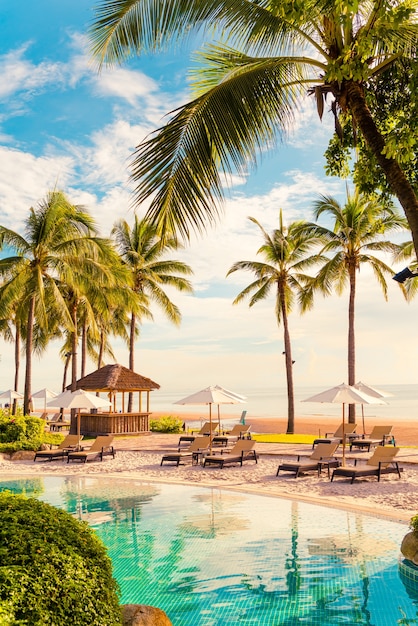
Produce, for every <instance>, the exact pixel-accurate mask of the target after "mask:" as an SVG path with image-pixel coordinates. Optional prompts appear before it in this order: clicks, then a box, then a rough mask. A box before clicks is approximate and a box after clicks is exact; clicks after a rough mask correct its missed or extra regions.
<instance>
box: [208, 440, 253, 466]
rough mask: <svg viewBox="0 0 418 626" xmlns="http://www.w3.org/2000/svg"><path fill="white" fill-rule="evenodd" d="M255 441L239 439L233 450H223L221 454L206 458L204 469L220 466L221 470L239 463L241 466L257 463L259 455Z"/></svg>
mask: <svg viewBox="0 0 418 626" xmlns="http://www.w3.org/2000/svg"><path fill="white" fill-rule="evenodd" d="M255 443H256V442H255V441H252V440H251V439H239V440H238V441H237V442H236V444H235V445H234V447H233V448H231V449H230V450H229V451H228V450H222V451H221V453H220V454H211V455H208V456H205V459H204V461H203V467H206V465H218V466H219V467H220V468H221V469H222V468H223V466H224V465H226V464H229V463H239V464H240V465H241V466H242V464H243V462H244V461H249V460H253V461H255V462H256V463H257V458H258V457H257V454H256V451H255V449H254V448H255Z"/></svg>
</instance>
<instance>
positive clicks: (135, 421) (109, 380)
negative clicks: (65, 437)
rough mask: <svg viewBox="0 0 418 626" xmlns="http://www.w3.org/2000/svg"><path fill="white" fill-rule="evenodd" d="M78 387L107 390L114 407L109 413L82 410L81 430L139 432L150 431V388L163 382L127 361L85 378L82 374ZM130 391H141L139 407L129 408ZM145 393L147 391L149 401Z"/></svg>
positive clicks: (99, 370)
mask: <svg viewBox="0 0 418 626" xmlns="http://www.w3.org/2000/svg"><path fill="white" fill-rule="evenodd" d="M76 387H77V389H84V390H85V391H95V392H102V393H107V394H108V398H109V401H110V402H111V407H110V410H109V411H106V412H105V413H103V412H100V413H99V412H94V413H81V434H83V435H93V436H97V435H100V434H118V435H136V434H139V433H145V432H149V415H150V392H151V391H153V390H154V389H159V388H160V385H158V384H157V383H155V382H154V381H153V380H151V379H150V378H146V377H145V376H141V375H140V374H136V373H135V372H133V371H132V370H130V369H128V368H127V367H124V366H123V365H119V364H115V365H105V366H104V367H101V368H100V369H98V370H96V371H95V372H92V373H91V374H88V375H87V376H84V378H80V379H79V380H78V381H77V383H76ZM129 393H134V394H135V395H136V394H138V405H137V406H138V409H137V410H134V411H133V412H131V413H128V412H127V411H126V410H125V409H126V404H127V398H126V394H129ZM118 394H122V398H121V403H120V406H121V409H119V410H118V409H117V396H118ZM143 395H145V405H144V398H143ZM134 399H135V396H134ZM135 404H136V403H135ZM74 419H75V418H74ZM72 421H73V418H72V420H71V422H72ZM73 427H75V424H72V423H71V430H73Z"/></svg>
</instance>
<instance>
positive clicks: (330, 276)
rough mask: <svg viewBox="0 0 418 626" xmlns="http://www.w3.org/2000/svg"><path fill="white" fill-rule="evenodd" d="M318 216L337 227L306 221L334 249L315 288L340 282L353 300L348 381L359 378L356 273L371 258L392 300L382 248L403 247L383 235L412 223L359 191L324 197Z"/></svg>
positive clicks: (317, 204)
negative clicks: (342, 201) (344, 196)
mask: <svg viewBox="0 0 418 626" xmlns="http://www.w3.org/2000/svg"><path fill="white" fill-rule="evenodd" d="M314 215H315V220H318V218H319V217H320V216H321V215H326V216H329V217H331V218H332V219H333V221H334V226H333V228H332V230H330V229H328V228H325V227H323V226H319V225H318V224H314V223H312V224H305V225H304V226H303V230H304V231H306V232H310V233H312V234H313V235H315V236H317V237H320V238H322V239H323V240H324V241H325V242H326V243H325V245H324V247H323V249H322V253H323V254H325V255H326V254H331V255H332V256H331V258H328V259H327V260H326V262H325V263H324V265H323V266H322V267H321V269H320V270H319V272H318V274H317V276H316V278H315V287H317V288H318V289H320V290H321V291H322V292H323V293H324V294H326V295H330V294H331V293H333V289H334V287H335V289H336V291H337V293H338V294H341V293H342V292H343V290H344V288H345V287H346V286H347V285H348V286H349V303H348V384H349V385H354V384H355V382H356V356H355V298H356V286H357V274H358V272H359V270H360V266H361V265H363V264H365V263H367V264H368V265H369V266H370V267H371V268H372V270H373V273H374V275H375V277H376V279H377V281H378V283H379V285H380V287H381V288H382V291H383V295H384V297H385V299H386V300H387V283H386V279H385V276H386V275H390V276H393V273H394V272H393V270H392V269H391V268H390V267H389V266H388V265H387V264H386V263H384V262H383V261H382V260H381V259H379V258H378V257H376V256H374V254H373V253H374V252H377V253H387V252H389V253H391V254H392V255H395V254H396V253H398V252H399V246H398V245H397V244H395V243H393V242H391V241H388V240H386V239H383V236H384V235H386V234H387V233H390V232H395V231H399V230H403V229H406V228H407V221H406V220H405V218H403V217H402V216H401V215H399V213H398V212H397V211H396V210H394V209H393V208H392V207H390V206H382V204H381V203H380V202H379V201H378V200H377V199H376V198H370V197H366V196H364V195H363V194H361V193H359V192H358V191H357V190H355V191H354V193H352V194H350V193H348V194H347V201H346V203H345V205H344V206H341V205H340V204H339V203H338V201H337V200H336V199H335V198H332V197H330V196H320V198H319V199H318V200H317V201H316V202H315V210H314ZM354 420H355V405H350V408H349V421H350V422H351V423H354Z"/></svg>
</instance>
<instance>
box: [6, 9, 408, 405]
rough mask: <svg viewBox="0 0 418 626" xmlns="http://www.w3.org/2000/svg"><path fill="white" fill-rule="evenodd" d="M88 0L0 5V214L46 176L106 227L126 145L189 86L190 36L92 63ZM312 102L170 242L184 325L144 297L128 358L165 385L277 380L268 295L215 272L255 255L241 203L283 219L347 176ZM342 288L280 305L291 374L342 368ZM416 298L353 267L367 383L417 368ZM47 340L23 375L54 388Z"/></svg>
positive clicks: (276, 335)
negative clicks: (285, 311) (218, 216)
mask: <svg viewBox="0 0 418 626" xmlns="http://www.w3.org/2000/svg"><path fill="white" fill-rule="evenodd" d="M92 9H93V1H92V2H91V3H90V2H89V1H87V0H71V2H70V1H69V0H60V1H59V2H55V1H54V2H53V1H52V0H40V1H38V2H36V3H33V2H29V1H28V0H24V1H23V2H20V3H7V4H5V5H4V6H3V7H2V20H1V22H0V41H1V48H0V72H1V76H2V80H1V82H0V218H1V223H2V224H3V225H5V226H8V227H11V228H13V229H15V230H22V225H23V222H24V220H25V218H26V216H27V212H28V209H29V207H30V206H35V205H36V204H37V202H38V201H40V200H41V199H42V198H43V197H45V195H46V193H47V191H48V190H49V189H52V188H55V187H58V188H60V189H62V190H63V191H65V192H66V194H67V195H68V197H69V198H70V199H71V201H72V202H74V203H76V204H84V205H85V206H86V207H87V208H88V209H89V210H90V211H91V213H92V214H93V215H94V216H95V217H96V219H97V222H98V223H99V224H100V227H101V234H102V235H104V236H107V235H108V234H109V233H110V229H111V227H112V225H113V223H114V222H115V221H116V220H117V219H121V218H124V219H127V220H128V221H132V218H133V212H132V211H133V210H132V207H131V188H130V183H129V178H128V165H129V160H130V155H131V154H132V151H133V149H134V147H135V145H137V144H138V143H139V142H140V141H141V139H143V137H145V135H146V134H147V133H149V132H150V131H151V130H153V129H155V128H156V127H158V126H161V125H162V124H163V123H164V116H165V114H166V113H168V112H169V111H170V110H172V109H173V108H174V107H175V106H177V105H179V104H181V103H183V102H185V101H186V100H187V98H188V82H187V69H188V67H189V66H190V57H189V54H190V51H191V49H186V48H184V49H182V50H179V51H177V52H176V53H173V52H172V51H170V52H169V53H165V54H160V55H158V56H145V57H144V58H141V59H135V60H132V61H130V62H129V63H128V64H126V65H124V66H123V67H121V68H114V69H112V70H108V69H105V70H104V71H103V72H102V73H101V74H98V73H97V71H96V69H95V67H94V65H93V63H92V61H91V58H90V56H89V54H88V48H87V40H86V31H87V28H88V25H89V23H90V22H91V20H92V17H93V11H92ZM325 117H326V119H324V120H323V122H322V123H321V122H319V120H318V119H317V115H316V111H315V107H314V105H313V103H312V102H310V101H308V100H307V101H306V103H305V104H304V107H303V109H302V111H301V112H300V113H298V115H297V117H296V120H295V124H294V129H293V133H292V134H291V136H290V137H289V138H288V141H287V143H286V144H282V145H280V146H279V147H278V149H277V150H276V151H274V152H273V151H272V152H267V151H266V153H265V154H264V155H263V157H262V159H261V161H260V164H259V167H258V169H257V171H256V172H253V173H248V176H246V177H245V178H239V177H234V179H233V185H232V188H231V191H230V193H229V194H228V196H227V200H226V203H225V213H224V216H223V218H222V220H221V221H220V223H219V224H218V226H217V227H216V229H215V228H213V229H210V230H208V232H207V233H206V235H205V236H204V237H202V238H200V239H193V240H192V242H191V245H190V246H189V247H188V248H187V249H185V250H183V251H181V252H179V253H178V254H177V255H176V256H177V257H178V258H181V259H182V260H184V261H185V262H187V263H189V264H190V265H191V266H192V267H193V269H194V272H195V274H194V277H193V284H194V288H195V294H194V295H193V296H190V295H181V294H180V295H178V294H176V293H172V294H170V295H171V297H172V299H173V300H174V301H175V302H176V304H178V306H179V307H180V309H181V311H182V315H183V322H182V325H181V326H180V328H175V327H173V326H171V325H170V324H169V323H168V322H167V321H166V320H165V319H164V318H163V317H161V315H160V314H159V312H158V311H157V310H154V317H155V322H154V323H150V322H146V323H145V324H144V326H143V328H142V330H141V338H140V341H139V342H138V345H137V353H136V370H137V371H139V372H140V373H142V374H144V375H147V376H150V377H151V378H153V379H154V380H156V381H157V382H159V383H160V385H161V387H162V388H163V389H164V390H167V391H170V390H174V389H179V390H182V391H185V392H188V391H190V392H191V391H195V390H196V389H199V388H202V387H205V386H207V385H209V384H216V383H218V384H221V385H223V386H226V387H229V388H231V389H234V390H236V391H238V392H241V393H245V391H246V390H248V389H249V388H254V387H256V388H263V387H276V386H277V387H278V388H280V389H283V388H285V372H284V362H283V357H282V349H283V348H282V331H281V329H278V328H277V325H276V322H275V318H274V302H273V301H272V300H270V301H265V302H263V303H260V304H259V305H258V306H255V307H254V308H252V309H249V308H248V306H247V305H246V304H241V305H239V306H232V300H233V299H234V297H235V296H236V295H237V293H238V292H239V291H240V290H241V289H242V288H243V287H244V286H245V285H246V284H248V283H249V282H250V281H251V278H252V277H251V276H250V275H247V274H240V273H235V274H234V275H232V276H231V277H229V278H228V279H227V278H226V273H227V271H228V269H229V268H230V266H231V265H232V264H233V263H234V262H235V261H238V260H244V259H254V258H255V254H256V251H257V249H258V247H259V245H260V243H261V242H260V237H259V234H258V229H257V228H256V226H254V225H253V224H251V223H250V222H249V221H248V219H247V217H248V216H250V215H251V216H254V217H256V218H257V219H258V220H259V221H260V222H261V223H262V224H263V226H264V227H265V228H266V229H267V230H272V229H273V228H275V227H276V226H277V225H278V215H279V210H280V209H283V215H284V219H285V221H287V222H290V221H293V220H295V219H300V218H306V219H311V218H312V204H313V202H314V200H315V199H316V198H317V195H318V193H329V194H332V195H335V196H337V197H338V198H339V199H340V201H343V200H344V194H345V183H343V182H341V181H339V180H337V179H331V178H327V177H326V176H325V173H324V159H323V153H324V150H325V148H326V145H327V141H328V138H329V136H330V135H331V132H332V120H331V117H330V116H329V115H328V116H324V118H325ZM145 209H146V207H145V206H144V207H141V208H140V212H141V213H142V212H144V211H145ZM397 269H401V268H397ZM347 296H348V294H344V295H343V296H342V297H340V298H339V297H337V296H335V297H333V298H328V299H326V300H324V299H323V298H318V299H317V303H316V306H315V309H314V311H312V312H310V313H307V314H306V315H305V316H303V317H300V316H299V315H298V313H297V311H295V312H294V313H293V314H292V316H291V319H290V324H291V334H292V339H293V351H294V358H295V360H296V364H295V383H296V385H308V384H309V385H321V386H331V385H334V384H338V383H340V382H343V381H345V380H346V335H347V327H346V325H347ZM416 307H417V303H416V302H415V303H412V304H410V305H407V304H406V303H405V302H404V300H403V299H402V297H401V294H400V292H399V289H398V288H397V286H396V284H395V283H394V282H393V281H390V285H389V302H388V303H385V302H384V299H383V296H382V295H381V293H379V289H378V287H377V286H376V285H375V283H374V280H373V278H372V277H371V275H370V273H369V270H368V269H366V268H363V269H362V270H361V274H360V278H359V285H358V298H357V373H358V379H362V380H364V381H366V382H368V383H370V384H376V385H378V384H387V383H401V382H405V383H415V382H416V356H417V339H416V333H415V332H412V333H411V332H410V331H408V329H413V328H415V327H416ZM58 351H59V346H58V345H56V344H52V345H51V347H50V349H49V350H48V353H47V355H45V356H44V357H42V358H41V359H40V360H39V363H38V366H37V367H35V373H34V381H33V389H37V388H39V387H43V386H48V387H50V388H53V389H57V390H59V388H60V385H61V378H62V367H63V366H62V363H61V362H60V361H59V358H58ZM115 351H116V354H117V359H118V361H119V362H120V363H123V364H125V365H127V351H126V349H125V347H124V346H122V345H120V344H115ZM0 353H1V357H2V368H1V373H0V389H7V388H9V387H11V386H12V384H13V350H12V346H11V345H8V344H5V343H4V342H2V341H1V344H0ZM90 368H91V370H93V369H95V366H94V364H90ZM21 386H23V381H22V383H21Z"/></svg>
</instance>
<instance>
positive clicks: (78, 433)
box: [77, 409, 81, 445]
mask: <svg viewBox="0 0 418 626" xmlns="http://www.w3.org/2000/svg"><path fill="white" fill-rule="evenodd" d="M80 435H81V414H80V409H78V412H77V437H78V444H79V445H80Z"/></svg>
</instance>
